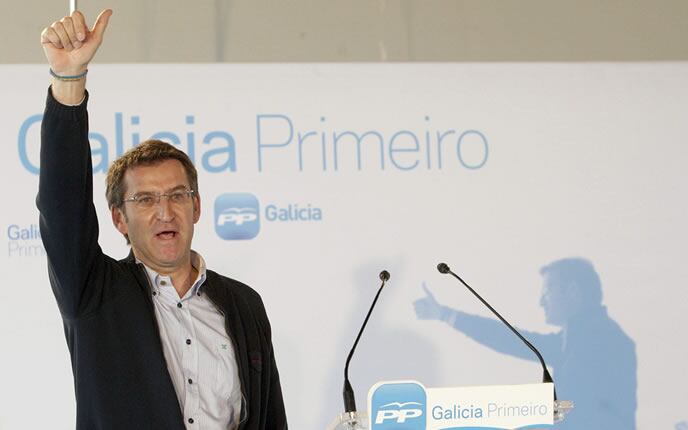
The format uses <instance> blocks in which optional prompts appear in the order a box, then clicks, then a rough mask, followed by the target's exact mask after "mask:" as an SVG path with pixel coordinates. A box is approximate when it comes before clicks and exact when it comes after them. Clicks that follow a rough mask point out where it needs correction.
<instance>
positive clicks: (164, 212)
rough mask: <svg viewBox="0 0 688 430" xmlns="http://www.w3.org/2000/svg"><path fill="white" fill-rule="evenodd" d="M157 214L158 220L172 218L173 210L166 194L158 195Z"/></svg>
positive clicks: (169, 219)
mask: <svg viewBox="0 0 688 430" xmlns="http://www.w3.org/2000/svg"><path fill="white" fill-rule="evenodd" d="M157 215H158V219H159V220H160V221H171V220H172V219H173V218H174V211H173V210H172V205H171V204H170V202H169V200H167V196H160V200H159V201H158V204H157Z"/></svg>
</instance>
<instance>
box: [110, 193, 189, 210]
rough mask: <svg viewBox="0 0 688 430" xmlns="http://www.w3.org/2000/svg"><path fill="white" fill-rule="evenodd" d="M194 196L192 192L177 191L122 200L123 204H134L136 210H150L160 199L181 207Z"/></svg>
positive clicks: (143, 194) (141, 195)
mask: <svg viewBox="0 0 688 430" xmlns="http://www.w3.org/2000/svg"><path fill="white" fill-rule="evenodd" d="M193 195H194V190H177V191H172V192H171V193H163V194H160V193H139V194H136V195H135V196H133V197H129V198H128V199H124V200H123V201H122V202H123V203H129V202H130V203H134V206H135V207H136V208H137V209H150V208H152V207H154V206H157V205H158V204H160V199H162V198H163V197H164V198H166V199H167V201H168V202H170V204H173V205H180V206H181V205H183V204H185V203H186V202H188V201H189V200H190V199H191V196H193Z"/></svg>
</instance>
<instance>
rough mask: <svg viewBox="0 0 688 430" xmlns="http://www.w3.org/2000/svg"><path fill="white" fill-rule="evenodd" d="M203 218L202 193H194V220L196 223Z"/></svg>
mask: <svg viewBox="0 0 688 430" xmlns="http://www.w3.org/2000/svg"><path fill="white" fill-rule="evenodd" d="M199 219H201V195H200V194H199V193H194V195H193V222H194V224H196V223H197V222H198V220H199Z"/></svg>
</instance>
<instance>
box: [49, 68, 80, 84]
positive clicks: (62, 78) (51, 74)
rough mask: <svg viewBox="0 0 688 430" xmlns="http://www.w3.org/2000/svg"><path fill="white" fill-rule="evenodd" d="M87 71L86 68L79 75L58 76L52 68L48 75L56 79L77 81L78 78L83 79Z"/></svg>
mask: <svg viewBox="0 0 688 430" xmlns="http://www.w3.org/2000/svg"><path fill="white" fill-rule="evenodd" d="M87 73H88V70H86V71H85V72H84V73H82V74H80V75H74V76H60V75H58V74H57V73H55V72H54V71H53V69H50V76H52V77H53V78H55V79H57V80H58V81H78V80H80V79H83V78H85V77H86V74H87Z"/></svg>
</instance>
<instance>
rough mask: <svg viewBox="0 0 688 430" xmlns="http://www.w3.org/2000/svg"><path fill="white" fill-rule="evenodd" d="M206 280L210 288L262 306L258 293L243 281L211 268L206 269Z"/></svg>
mask: <svg viewBox="0 0 688 430" xmlns="http://www.w3.org/2000/svg"><path fill="white" fill-rule="evenodd" d="M206 276H207V278H206V279H207V282H208V284H209V286H210V288H211V289H212V290H217V291H218V292H220V293H224V294H231V295H233V296H238V297H240V298H243V299H245V300H249V301H250V302H252V303H260V304H261V306H262V299H261V298H260V294H258V292H257V291H256V290H254V289H253V288H251V287H250V286H248V285H246V284H245V283H243V282H241V281H238V280H236V279H233V278H230V277H228V276H225V275H222V274H219V273H217V272H215V271H213V270H210V269H207V270H206Z"/></svg>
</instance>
